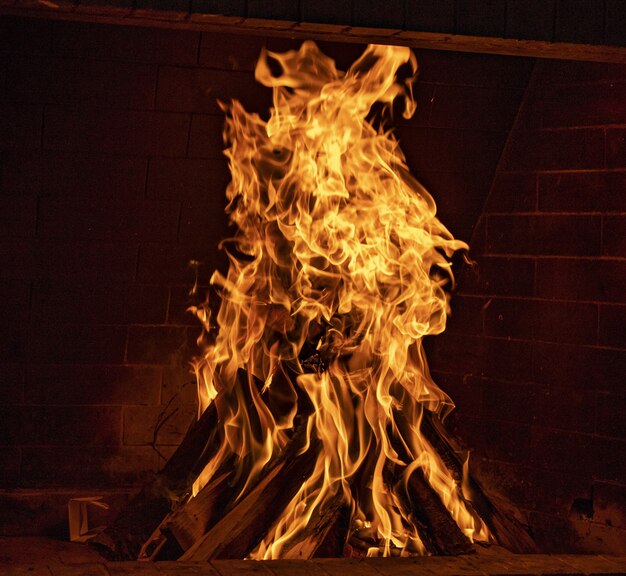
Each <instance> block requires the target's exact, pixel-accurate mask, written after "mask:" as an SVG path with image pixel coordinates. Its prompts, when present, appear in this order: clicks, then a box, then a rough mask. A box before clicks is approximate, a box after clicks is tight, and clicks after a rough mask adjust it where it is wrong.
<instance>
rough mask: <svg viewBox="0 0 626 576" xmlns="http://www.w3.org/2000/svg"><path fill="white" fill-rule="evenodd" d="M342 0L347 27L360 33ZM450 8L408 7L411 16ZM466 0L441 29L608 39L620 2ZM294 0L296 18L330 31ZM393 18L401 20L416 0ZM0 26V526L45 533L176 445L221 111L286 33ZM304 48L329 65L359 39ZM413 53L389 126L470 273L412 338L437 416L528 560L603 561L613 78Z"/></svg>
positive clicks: (619, 487) (609, 527) (218, 218)
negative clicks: (584, 10)
mask: <svg viewBox="0 0 626 576" xmlns="http://www.w3.org/2000/svg"><path fill="white" fill-rule="evenodd" d="M122 4H123V3H122ZM183 4H186V3H183ZM198 4H199V3H198ZM206 4H215V3H206ZM217 4H219V3H217ZM235 4H236V3H235ZM262 4H267V5H268V6H269V5H272V6H274V8H276V6H279V5H280V4H281V3H273V2H268V3H262V2H254V1H252V0H249V2H247V5H246V6H245V9H246V10H247V12H246V13H247V15H248V16H254V11H255V10H257V9H258V10H261V8H258V6H260V5H262ZM331 4H332V7H333V10H334V9H335V8H336V9H337V10H339V8H340V7H341V6H342V3H341V2H337V1H335V2H332V3H329V5H328V6H331ZM348 4H349V6H350V18H351V21H352V22H353V23H354V24H355V25H356V24H361V25H371V24H373V23H375V21H374V20H372V18H374V16H372V15H371V14H370V13H369V12H368V10H367V9H365V8H363V10H360V9H358V6H359V4H360V3H359V2H354V3H353V4H352V3H347V5H348ZM448 4H449V5H450V6H452V5H453V4H454V3H452V2H450V3H446V2H437V3H435V2H431V3H428V2H427V3H423V6H422V8H423V9H422V11H421V12H420V15H421V16H420V17H422V18H425V17H426V16H425V15H428V14H429V11H428V8H427V6H426V5H432V6H431V12H430V13H431V14H434V13H435V6H437V7H438V8H437V10H441V9H443V8H442V7H443V6H446V5H448ZM476 4H477V3H474V2H467V3H464V2H463V3H461V2H459V3H457V4H455V5H454V6H452V9H451V12H450V13H447V14H448V16H446V18H448V20H445V19H444V20H441V22H444V23H443V24H438V25H437V27H435V28H436V30H438V31H446V30H447V28H446V26H448V27H449V26H453V27H454V28H452V29H451V30H454V31H457V32H459V33H466V34H480V35H496V36H498V35H502V36H504V35H506V36H515V33H514V32H512V30H515V22H517V25H518V29H519V30H523V31H525V32H524V33H523V34H522V33H520V37H525V38H540V39H548V40H568V39H569V40H574V41H590V42H597V43H602V42H605V43H620V42H621V40H622V39H623V36H621V35H617V36H611V30H612V29H613V28H611V27H612V26H615V25H616V24H615V23H614V22H613V19H611V18H607V14H608V13H609V12H608V11H610V10H612V9H613V8H614V5H616V4H620V3H619V2H610V1H608V2H594V3H591V4H592V5H593V6H598V5H602V7H603V8H602V10H604V12H602V14H603V15H602V24H601V25H599V24H598V25H597V28H594V27H593V26H592V24H591V23H593V22H595V20H594V17H593V15H591V16H590V18H589V19H588V22H587V23H583V21H582V20H575V19H574V20H572V22H573V23H570V24H568V22H569V21H568V19H567V14H569V12H567V11H565V10H564V9H563V6H564V5H566V4H568V3H567V2H556V3H552V2H547V3H532V2H530V3H529V2H525V3H521V2H520V3H519V4H516V3H515V2H508V3H506V6H507V9H506V11H505V12H504V13H502V14H500V12H499V11H498V10H500V8H501V7H502V6H504V4H505V3H504V2H486V3H483V7H482V8H480V10H482V11H483V12H481V13H477V15H476V14H475V15H476V18H474V20H472V18H471V16H472V14H473V12H472V11H471V10H470V8H469V6H471V5H476ZM522 4H524V5H533V6H534V5H535V4H536V5H537V9H538V10H539V4H541V5H542V6H543V7H544V8H545V7H546V6H550V12H549V14H550V15H549V17H548V16H546V17H545V18H543V17H542V18H533V19H528V22H527V23H526V24H525V25H523V23H524V22H525V21H524V20H523V18H522V15H521V13H522V12H524V11H523V10H521V9H520V15H518V16H517V17H516V18H518V20H515V19H514V18H513V16H512V15H513V14H516V10H517V8H515V6H518V8H519V6H521V5H522ZM569 4H572V3H571V2H570V3H569ZM573 4H575V2H574V3H573ZM187 5H188V4H187ZM318 5H319V6H322V7H323V6H325V5H324V4H322V3H319V4H318ZM194 6H197V4H196V3H194ZM311 6H312V4H309V3H305V2H303V3H301V5H299V10H300V12H299V13H298V14H295V15H293V16H292V17H293V18H294V19H299V18H303V19H309V20H311V21H315V20H322V21H333V18H332V17H331V16H329V14H330V13H329V14H326V13H324V14H323V15H322V16H319V15H318V16H316V15H315V13H314V12H315V10H313V8H312V7H311ZM455 6H456V7H455ZM164 7H166V8H167V6H164ZM170 8H171V7H170ZM274 8H273V9H274ZM544 8H541V10H543V9H544ZM321 9H322V8H320V10H321ZM324 9H327V10H330V8H329V7H327V8H324ZM529 9H530V8H529ZM546 9H547V8H546ZM268 10H269V8H268ZM311 10H313V12H311ZM492 10H493V11H494V14H498V15H499V16H497V17H496V16H494V18H493V21H494V22H499V23H500V24H498V26H500V27H499V28H498V27H493V28H492V27H491V24H489V22H491V20H490V19H489V18H488V17H487V16H488V15H489V14H490V13H491V11H492ZM307 11H308V12H307ZM392 12H393V11H390V13H392ZM267 14H268V15H269V16H272V15H273V16H275V17H276V15H275V14H272V13H269V12H268V13H267ZM403 14H404V15H403V18H405V20H404V22H405V25H408V24H409V23H410V22H415V21H417V20H415V18H418V17H417V16H416V15H415V14H413V12H411V3H409V4H407V11H406V12H405V13H403ZM449 14H452V16H451V17H452V20H450V16H449ZM559 15H560V16H559ZM557 16H558V18H557ZM284 17H286V16H284ZM368 18H369V19H370V20H368ZM411 18H413V20H411ZM433 18H434V16H433ZM442 18H444V16H442ZM418 20H419V19H418ZM531 20H532V22H531ZM616 21H618V22H619V19H616ZM445 22H448V24H445ZM450 22H452V24H450ZM472 22H474V24H471V23H472ZM533 23H534V24H533ZM549 23H551V25H548V24H549ZM380 25H389V26H391V25H395V24H393V23H392V22H389V23H388V24H386V23H384V22H383V23H381V24H380ZM415 26H416V27H419V26H422V28H421V29H424V30H428V29H430V28H429V26H428V25H427V24H423V23H422V24H415ZM433 26H434V25H433ZM493 26H495V24H494V25H493ZM502 26H504V28H503V27H502ZM535 26H537V28H535ZM568 26H569V28H568ZM563 30H569V32H567V34H565V32H563ZM593 30H596V32H593ZM592 33H593V34H596V35H595V36H589V35H590V34H592ZM564 34H565V35H564ZM568 34H569V35H568ZM0 38H2V41H1V42H2V45H1V47H0V49H1V51H2V57H1V62H0V87H1V90H2V91H1V100H2V106H1V115H2V124H1V133H0V138H1V141H0V146H1V156H0V167H1V180H0V236H1V237H2V240H1V242H0V307H1V314H0V324H1V325H2V326H1V331H2V340H1V341H0V403H1V406H0V482H1V486H2V487H3V489H4V491H3V492H2V502H3V506H2V510H3V512H4V514H3V517H2V528H1V529H2V532H3V533H5V534H11V533H33V532H37V531H46V530H52V529H56V526H53V525H52V524H50V523H47V522H48V520H46V511H48V509H49V508H52V507H54V505H53V504H50V502H51V501H53V500H54V501H62V500H63V498H64V497H65V496H66V495H67V494H73V493H81V494H82V493H84V492H85V491H86V490H87V491H90V492H89V493H93V492H94V491H99V492H102V491H104V493H107V494H116V493H117V492H120V491H121V492H124V491H127V492H128V491H132V489H133V487H136V486H139V485H141V483H142V482H144V481H145V479H146V478H147V477H148V476H149V475H150V474H151V473H152V472H154V471H155V470H157V469H158V468H159V467H160V466H161V465H162V464H163V462H164V458H166V457H167V455H168V454H170V453H171V451H172V450H173V449H174V447H175V446H176V444H177V443H178V442H179V441H180V439H181V437H182V435H183V434H184V432H185V429H186V426H187V425H188V423H189V421H190V420H191V418H192V417H193V414H194V413H195V407H194V399H195V391H194V383H193V377H192V375H191V373H190V369H189V361H190V360H191V358H192V357H193V355H194V354H195V353H196V349H195V339H196V338H197V336H198V335H199V326H198V324H197V323H196V322H195V321H194V319H193V318H192V317H191V316H190V315H188V314H186V313H185V308H186V306H187V305H188V304H189V303H191V302H192V301H193V298H190V297H189V291H190V289H191V287H192V285H193V284H194V281H195V279H196V274H197V275H198V276H197V277H198V279H199V281H200V284H201V285H206V284H207V282H208V278H209V276H210V272H211V270H212V269H214V268H215V266H216V265H220V264H221V263H222V262H223V256H222V255H221V254H220V253H218V251H217V243H218V242H219V240H220V239H221V238H223V237H224V236H225V235H226V234H227V233H228V230H227V221H226V218H225V216H224V214H223V207H224V188H225V185H226V183H227V181H228V170H227V166H226V162H225V159H224V158H223V156H222V154H221V149H222V144H221V126H222V123H223V116H222V113H221V112H220V110H219V109H218V107H217V106H216V103H215V99H216V98H221V99H229V98H236V99H239V100H241V101H243V103H244V105H245V106H246V107H247V108H248V109H251V110H257V111H260V112H263V111H265V110H267V107H268V106H269V104H270V97H269V93H268V91H267V90H266V89H264V88H262V87H261V86H257V85H256V84H255V82H254V78H253V75H252V72H251V71H252V68H253V65H254V61H255V59H256V57H257V55H258V53H259V50H260V48H261V46H262V45H264V44H267V45H268V46H269V47H270V48H273V49H276V50H282V49H287V48H290V47H294V46H297V45H298V42H296V41H289V40H283V39H266V38H261V37H251V36H237V35H233V34H216V33H211V32H204V33H202V32H194V31H176V30H166V29H152V28H140V27H130V26H116V25H104V24H93V23H81V22H57V21H52V20H46V19H34V18H15V17H7V16H5V17H2V18H1V19H0ZM616 38H617V41H616ZM321 46H322V48H323V49H324V50H325V51H326V52H327V53H329V54H331V55H332V56H333V57H335V58H337V60H338V61H339V65H340V67H344V68H345V67H346V66H347V65H349V63H350V62H352V61H353V60H354V59H355V58H356V57H357V56H358V54H359V53H360V51H361V50H362V48H363V47H362V46H359V45H355V44H350V45H342V44H329V43H321ZM417 58H418V61H419V63H420V67H421V74H420V81H419V84H418V89H417V99H418V109H417V113H416V115H415V117H414V118H413V119H412V120H410V121H408V122H399V123H398V129H397V134H398V136H399V138H400V142H401V146H402V148H403V150H404V152H405V154H406V156H407V159H408V162H409V165H410V166H411V168H412V169H413V171H414V173H415V174H416V175H417V176H418V177H419V179H420V180H421V181H422V182H423V183H424V184H426V186H427V188H428V189H429V190H430V191H431V193H432V194H433V196H434V197H435V200H436V201H437V204H438V206H439V211H440V217H441V219H442V221H443V222H444V223H445V224H446V225H447V226H448V227H449V228H450V229H451V230H452V232H453V233H454V234H455V235H457V236H458V237H459V238H461V239H463V240H466V241H469V242H470V243H471V246H472V252H471V256H472V258H473V259H474V260H475V262H476V264H475V265H474V266H459V267H457V274H458V276H459V284H458V289H457V293H456V294H455V297H454V299H453V315H452V317H451V319H450V322H449V328H448V330H447V332H446V333H445V334H444V335H442V336H440V337H437V338H436V339H431V340H430V341H429V342H428V343H427V347H428V350H429V358H430V362H431V367H432V370H433V373H434V376H435V379H436V381H437V382H438V383H439V384H440V385H441V387H442V388H443V389H444V390H445V391H447V392H448V393H449V394H450V395H451V396H452V398H453V399H454V400H455V401H456V402H457V404H458V410H457V412H456V413H455V414H454V415H453V416H452V417H451V418H450V421H449V425H450V428H451V430H453V431H455V432H456V433H458V434H459V435H460V437H461V438H462V439H463V441H464V442H465V444H466V445H467V446H468V447H470V448H471V449H472V450H473V457H472V462H473V466H474V467H475V470H476V474H477V475H478V477H479V478H480V479H481V480H482V481H483V482H484V483H485V484H486V485H487V486H489V487H490V488H491V489H492V490H495V491H497V492H499V493H501V494H503V495H505V496H507V497H508V498H509V499H510V500H512V501H513V502H514V503H515V504H516V505H517V506H518V507H519V508H520V510H521V512H522V514H523V515H524V517H525V519H526V521H527V522H528V523H529V525H530V526H531V528H532V530H533V532H534V534H535V536H536V537H537V539H538V541H539V542H540V544H541V546H542V547H543V549H544V550H546V551H553V550H568V551H591V552H617V551H620V549H622V547H623V542H624V537H625V535H626V534H625V527H626V518H625V516H626V512H625V510H626V474H625V471H624V462H626V441H625V435H626V428H625V424H624V422H625V421H626V419H625V418H624V413H625V410H624V408H625V405H626V392H625V389H624V374H625V373H626V372H625V369H624V368H625V364H626V362H625V358H626V356H625V355H624V349H625V348H626V337H625V330H624V325H625V319H626V314H625V311H626V305H625V302H624V299H625V294H624V288H623V286H624V279H625V277H626V260H625V258H624V257H625V246H624V213H625V211H626V194H625V192H626V186H625V184H626V143H625V136H626V66H625V65H618V64H606V63H585V62H562V61H549V60H536V61H535V60H533V59H523V58H514V57H508V56H497V55H480V54H467V53H466V54H462V53H456V52H435V51H425V50H422V51H417ZM191 261H195V262H197V264H195V265H190V262H191ZM201 293H202V291H201ZM116 491H117V492H116ZM51 495H52V496H51ZM55 498H56V500H55ZM66 499H67V498H65V500H66ZM24 510H26V512H24ZM29 514H30V516H29ZM24 518H29V519H30V522H24ZM622 551H623V550H622Z"/></svg>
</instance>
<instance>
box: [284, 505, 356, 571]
mask: <svg viewBox="0 0 626 576" xmlns="http://www.w3.org/2000/svg"><path fill="white" fill-rule="evenodd" d="M344 500H345V497H344V495H343V493H340V494H336V495H335V496H334V497H333V498H331V499H330V500H329V501H328V502H326V503H325V504H324V505H322V506H320V507H318V508H317V509H316V510H315V511H314V512H313V514H312V515H311V518H310V520H309V523H308V525H307V527H306V529H305V531H304V532H303V533H302V534H301V535H300V537H299V539H298V541H297V542H295V543H294V544H292V545H291V546H289V545H288V546H286V547H285V548H283V549H282V551H281V558H285V559H289V560H310V559H311V558H337V557H340V556H341V555H342V553H343V548H344V545H345V543H346V540H347V538H348V530H349V528H350V508H349V507H348V506H346V504H345V502H344Z"/></svg>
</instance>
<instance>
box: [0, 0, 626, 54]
mask: <svg viewBox="0 0 626 576" xmlns="http://www.w3.org/2000/svg"><path fill="white" fill-rule="evenodd" d="M0 15H7V16H21V17H30V18H48V19H54V20H65V21H75V22H91V23H99V24H114V25H123V26H143V27H152V28H168V29H176V30H195V31H202V32H220V33H232V34H246V35H253V36H268V37H283V38H294V39H313V40H325V41H334V42H349V43H374V44H393V45H401V46H409V47H410V48H419V49H427V50H448V51H454V52H474V53H479V54H500V55H505V56H521V57H527V58H528V57H530V58H553V59H557V60H582V61H589V62H613V63H622V64H623V63H626V48H625V47H620V46H607V45H595V44H593V45H591V44H574V43H566V42H545V41H539V40H514V39H509V38H491V37H485V36H463V35H458V34H440V33H432V32H414V31H407V30H390V29H384V28H359V27H352V26H341V25H335V24H315V23H304V22H290V21H285V20H265V19H260V18H241V17H238V16H220V15H212V14H187V13H182V12H167V11H163V12H162V11H157V10H138V9H120V8H115V7H108V6H94V5H90V6H86V5H80V4H79V5H76V4H73V3H72V4H69V3H68V4H66V3H64V2H58V1H57V2H53V1H50V0H38V1H36V2H31V1H28V2H22V3H18V4H13V5H3V6H2V5H0Z"/></svg>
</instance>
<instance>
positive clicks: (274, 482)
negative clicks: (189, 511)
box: [181, 426, 320, 561]
mask: <svg viewBox="0 0 626 576" xmlns="http://www.w3.org/2000/svg"><path fill="white" fill-rule="evenodd" d="M298 432H299V433H298V434H296V435H295V436H294V438H292V440H291V442H290V443H289V445H288V447H287V448H286V449H285V450H284V455H283V456H284V457H283V458H281V460H280V461H278V462H277V463H276V464H275V465H273V466H272V467H271V469H270V470H269V471H268V472H267V474H266V475H265V476H264V477H263V479H262V480H261V481H260V482H258V484H257V485H256V486H255V487H254V488H252V489H251V490H250V491H249V492H248V493H247V495H245V496H244V497H243V498H241V499H240V500H238V501H237V503H236V504H235V505H234V507H233V508H232V509H231V510H230V511H228V513H227V514H226V515H225V516H224V517H223V518H222V519H221V520H220V521H219V522H217V523H216V524H215V525H214V526H213V527H212V528H211V529H210V530H209V531H208V532H207V533H206V534H205V535H204V536H203V537H202V539H200V540H198V541H197V542H196V543H195V544H194V545H193V546H192V547H191V548H189V550H187V551H186V552H185V554H183V556H181V560H185V561H207V560H211V559H217V558H220V559H236V558H239V559H241V558H245V557H246V556H247V555H248V554H249V553H250V552H251V551H252V550H253V549H254V547H255V546H256V545H257V544H258V543H259V542H260V541H261V539H262V538H263V536H265V535H266V533H267V531H268V529H269V528H270V527H271V525H272V524H273V523H274V521H275V520H276V519H277V518H278V517H279V515H280V513H281V512H282V511H283V510H284V508H285V506H286V505H287V504H288V503H289V502H290V501H291V499H292V498H293V497H294V496H295V495H296V493H297V491H298V490H299V489H300V487H301V485H302V483H303V482H304V481H305V480H306V478H308V476H309V475H310V474H311V472H312V471H313V468H314V466H315V462H316V460H317V455H318V453H319V450H320V442H319V440H317V439H312V440H311V443H310V445H309V447H308V449H307V450H306V451H305V452H304V453H302V454H298V451H299V450H300V449H301V448H302V446H303V443H302V439H303V436H304V433H305V432H306V430H305V429H304V426H303V427H301V429H300V430H299V431H298Z"/></svg>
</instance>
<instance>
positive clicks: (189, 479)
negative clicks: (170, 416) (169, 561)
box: [89, 404, 219, 561]
mask: <svg viewBox="0 0 626 576" xmlns="http://www.w3.org/2000/svg"><path fill="white" fill-rule="evenodd" d="M217 421H218V419H217V411H216V409H215V406H214V405H213V404H212V405H210V406H209V407H208V408H207V409H206V410H205V411H204V413H203V414H202V415H201V416H200V418H199V419H198V420H197V421H196V422H195V423H194V424H193V425H192V426H191V427H190V429H189V430H188V432H187V434H186V436H185V437H184V438H183V441H182V442H181V444H180V446H179V447H178V448H177V450H176V451H175V452H174V454H173V455H172V457H171V458H170V459H169V460H168V461H167V463H166V464H165V466H164V467H163V469H162V470H161V471H160V472H159V473H158V474H157V475H156V476H155V477H154V479H153V480H152V481H151V482H149V483H148V484H147V485H146V486H144V488H143V489H142V490H141V491H140V492H139V494H137V495H136V496H135V497H134V498H133V499H132V500H131V501H130V502H129V504H128V505H127V506H126V508H125V509H124V510H123V511H122V513H121V514H120V515H119V516H118V517H117V519H116V520H115V522H114V523H113V524H112V525H111V526H109V527H108V528H106V529H105V530H104V531H103V532H101V533H100V534H98V535H97V536H96V537H94V538H92V539H91V540H90V541H89V543H90V545H91V546H93V547H94V548H95V549H96V550H97V551H98V552H99V553H100V554H101V555H102V556H103V557H104V558H106V559H107V560H111V561H114V560H115V561H117V560H136V559H137V557H138V555H139V552H140V550H141V547H142V546H143V544H144V543H145V542H146V541H147V540H148V539H149V538H150V536H151V535H152V534H153V532H154V531H155V529H156V528H157V527H158V526H159V524H160V523H161V521H162V520H163V518H164V517H165V516H166V515H167V514H168V513H169V512H170V511H171V509H172V505H173V503H175V502H177V501H179V500H180V499H181V498H183V497H184V496H185V495H186V494H187V493H188V492H189V490H190V488H191V485H192V484H193V482H194V481H195V479H196V477H197V475H198V474H199V472H200V471H201V470H202V469H203V468H204V466H205V465H206V464H207V463H208V461H209V460H210V459H211V458H212V457H213V455H214V454H215V453H216V451H217V449H218V441H217V440H218V436H219V435H218V426H217Z"/></svg>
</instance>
